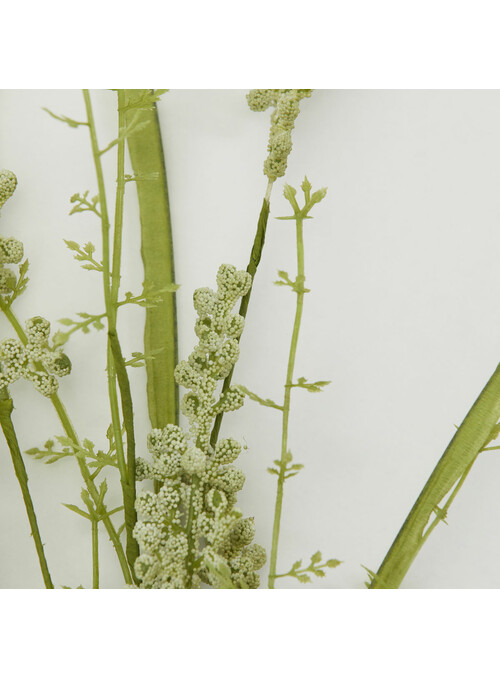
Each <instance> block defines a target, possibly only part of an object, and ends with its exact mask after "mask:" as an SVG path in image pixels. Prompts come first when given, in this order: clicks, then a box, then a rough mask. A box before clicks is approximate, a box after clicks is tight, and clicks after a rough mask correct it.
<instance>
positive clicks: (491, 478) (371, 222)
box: [0, 90, 500, 588]
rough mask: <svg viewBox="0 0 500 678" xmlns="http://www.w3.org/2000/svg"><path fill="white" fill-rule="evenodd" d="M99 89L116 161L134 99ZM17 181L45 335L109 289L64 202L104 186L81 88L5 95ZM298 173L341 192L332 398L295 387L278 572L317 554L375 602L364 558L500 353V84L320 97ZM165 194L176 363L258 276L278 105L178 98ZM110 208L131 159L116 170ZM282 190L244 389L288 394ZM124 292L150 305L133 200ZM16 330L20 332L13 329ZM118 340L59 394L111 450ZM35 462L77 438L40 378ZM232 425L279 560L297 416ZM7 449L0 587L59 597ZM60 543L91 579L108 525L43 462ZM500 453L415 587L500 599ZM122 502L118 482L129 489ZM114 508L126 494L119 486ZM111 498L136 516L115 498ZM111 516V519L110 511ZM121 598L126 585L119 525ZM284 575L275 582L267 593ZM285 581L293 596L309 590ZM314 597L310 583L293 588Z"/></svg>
mask: <svg viewBox="0 0 500 678" xmlns="http://www.w3.org/2000/svg"><path fill="white" fill-rule="evenodd" d="M114 96H115V95H114V94H113V93H112V92H109V91H97V92H95V93H94V96H93V100H94V104H95V110H96V116H97V124H98V128H99V136H100V141H101V145H102V146H104V145H106V144H107V143H108V141H109V140H111V139H112V138H113V137H114V136H115V122H116V121H115V101H114ZM0 99H1V105H0V149H1V155H0V165H1V166H2V167H5V168H8V169H12V170H13V171H14V172H16V174H17V176H18V179H19V187H18V190H17V192H16V194H15V196H14V197H13V198H12V199H11V200H10V201H9V202H8V203H7V204H6V206H5V207H4V209H3V211H2V218H1V222H0V227H1V233H2V235H6V236H14V237H16V238H19V239H20V240H22V241H23V242H24V244H25V251H26V255H27V256H28V258H29V260H30V263H31V267H30V278H31V281H30V285H29V288H28V291H27V292H26V293H25V295H24V296H23V297H22V298H21V299H20V300H19V301H18V302H16V311H17V313H18V315H19V316H20V317H21V318H23V319H26V318H28V317H30V316H32V315H38V314H40V315H43V316H45V317H47V318H49V319H50V320H51V322H53V323H54V329H55V327H56V325H57V323H56V321H57V319H58V318H61V317H64V316H69V317H75V313H76V312H78V311H88V312H101V310H102V307H103V302H102V289H101V280H100V278H99V276H98V274H95V273H91V272H87V271H82V270H81V269H79V267H78V264H77V263H76V262H74V261H73V260H72V258H71V254H70V253H69V251H68V250H66V248H65V246H64V244H63V242H62V239H63V238H67V239H71V240H76V241H78V242H82V243H83V242H86V241H87V240H92V241H93V242H94V243H95V244H96V245H97V246H99V241H100V229H99V224H98V222H97V219H95V218H92V216H88V215H75V216H72V217H68V212H69V210H70V208H71V205H70V203H69V197H70V196H71V195H72V194H73V193H75V192H77V191H79V192H83V191H84V190H87V189H89V190H90V192H91V194H93V193H95V192H97V191H96V183H95V177H94V174H93V167H92V161H91V156H90V145H89V140H88V135H87V131H86V129H85V128H79V129H77V130H74V129H70V128H69V127H67V126H65V125H63V124H62V123H58V122H57V121H55V120H53V119H52V118H50V117H49V116H48V115H47V114H46V113H44V112H43V111H42V110H41V107H42V106H47V107H48V108H50V109H52V110H54V111H55V112H57V113H63V114H65V115H69V116H71V117H75V118H77V119H84V115H85V114H84V107H83V100H82V96H81V93H80V92H79V91H77V90H65V91H43V90H42V91H37V90H34V91H29V90H28V91H22V90H18V91H8V90H3V91H1V92H0ZM301 108H302V112H301V114H300V117H299V119H298V121H297V124H296V129H295V131H294V149H293V151H292V155H291V157H290V161H289V170H288V173H287V181H288V182H289V183H290V184H292V185H294V186H296V187H298V186H299V184H300V183H301V181H302V179H303V177H304V174H307V176H308V178H309V179H310V181H311V182H312V184H313V188H319V187H321V186H328V188H329V191H328V195H327V198H326V199H325V200H324V201H323V202H322V203H321V204H320V205H319V206H317V207H316V208H315V210H314V213H313V215H314V217H315V218H314V220H311V221H309V222H308V223H307V224H306V232H305V244H306V277H307V283H306V286H307V287H309V288H311V290H312V292H311V294H309V295H307V296H306V298H305V312H304V318H303V330H302V334H301V337H300V344H299V351H298V359H297V369H296V376H306V377H307V378H309V379H310V380H317V379H331V380H332V383H331V385H330V386H329V387H327V389H326V390H325V392H324V393H323V394H308V393H306V392H302V391H299V390H296V391H294V393H293V403H292V407H293V410H292V418H291V431H290V447H291V449H292V452H293V454H294V458H295V460H296V461H297V462H301V463H304V464H305V469H304V470H303V471H302V472H301V473H300V474H299V475H298V476H296V477H295V478H293V479H291V480H290V481H288V482H287V484H286V488H285V503H284V512H283V520H282V531H281V542H280V556H279V570H280V571H283V570H284V569H288V568H289V566H290V565H291V563H292V562H293V561H294V560H297V559H299V558H302V559H303V560H304V561H305V562H308V559H309V556H310V555H311V554H312V553H313V552H314V551H316V550H317V549H321V550H322V552H323V554H324V555H325V556H327V557H334V558H338V559H340V560H342V561H343V564H342V565H341V566H340V567H339V568H337V569H336V570H333V571H329V572H328V576H327V578H325V579H322V580H315V581H314V583H313V584H312V586H317V587H324V588H362V587H363V582H364V581H365V580H366V574H365V572H364V570H363V569H362V567H361V565H365V566H367V567H369V568H370V569H373V570H376V569H377V567H378V565H379V564H380V562H381V560H382V558H383V556H384V555H385V553H386V551H387V549H388V548H389V546H390V544H391V542H392V540H393V538H394V537H395V535H396V533H397V531H398V530H399V527H400V526H401V524H402V522H403V520H404V518H405V517H406V515H407V513H408V511H409V510H410V508H411V506H412V504H413V502H414V501H415V499H416V497H417V495H418V493H419V492H420V490H421V488H422V486H423V484H424V483H425V481H426V479H427V477H428V476H429V474H430V473H431V471H432V469H433V468H434V466H435V464H436V462H437V460H438V459H439V457H440V455H441V454H442V452H443V450H444V449H445V447H446V445H447V443H448V442H449V440H450V438H451V437H452V435H453V432H454V424H459V423H460V422H461V420H462V419H463V417H464V415H465V414H466V412H467V411H468V409H469V407H470V406H471V405H472V403H473V401H474V399H475V398H476V396H477V395H478V393H479V392H480V390H481V389H482V387H483V386H484V384H485V383H486V381H487V379H488V378H489V376H490V375H491V373H492V372H493V370H494V369H495V367H496V365H497V363H498V360H499V356H500V351H499V349H500V322H499V320H498V317H499V316H498V312H497V307H498V298H499V291H500V271H499V267H498V251H499V249H500V228H499V226H500V201H499V197H498V196H499V191H498V185H499V182H500V162H499V160H498V158H499V157H500V128H499V125H498V120H499V119H500V93H499V92H498V91H331V90H318V91H316V92H315V93H314V94H313V97H312V98H311V99H309V100H305V101H303V103H302V105H301ZM159 110H160V118H161V125H162V132H163V137H164V145H165V154H166V162H167V173H168V181H169V189H170V200H171V210H172V221H173V230H174V244H175V256H176V269H177V281H178V282H179V283H180V285H181V288H180V290H179V292H178V308H179V337H180V357H186V356H187V354H188V353H189V352H190V350H191V348H192V345H193V343H194V341H195V337H194V332H193V329H192V326H193V322H194V317H195V316H194V311H193V309H192V304H191V297H192V293H193V290H194V289H195V288H196V287H199V286H206V285H208V286H213V285H214V279H215V273H216V270H217V268H218V266H219V264H220V263H223V262H226V263H233V264H234V265H236V266H238V267H240V268H245V267H246V264H247V260H248V256H249V251H250V247H251V244H252V241H253V236H254V232H255V226H256V222H257V217H258V213H259V210H260V206H261V202H262V198H263V194H264V191H265V186H266V179H265V177H264V176H263V174H262V163H263V160H264V158H265V154H266V144H267V135H268V128H269V115H268V113H253V112H251V111H250V110H249V109H248V107H247V105H246V101H245V91H243V90H219V91H214V90H173V91H171V92H169V93H168V94H166V95H164V97H163V101H162V103H161V104H160V109H159ZM106 162H107V164H106V169H107V172H108V173H107V179H108V199H109V202H110V205H111V206H112V205H113V192H114V191H113V179H114V156H113V154H112V153H110V154H108V156H107V157H106ZM282 186H283V182H282V181H279V182H277V185H276V186H275V189H274V192H273V197H272V204H271V218H270V222H269V227H268V236H267V242H266V247H265V249H264V255H263V258H262V262H261V265H260V267H259V271H258V273H257V278H256V281H255V285H254V291H253V295H252V300H251V304H250V309H249V313H248V316H247V327H246V329H245V333H244V335H243V338H242V342H241V349H242V351H241V359H240V362H239V364H238V367H237V371H236V373H235V381H236V382H240V383H243V384H245V385H246V386H247V387H248V388H250V389H251V390H254V391H256V392H258V393H259V394H260V395H262V396H263V397H270V398H273V399H275V400H279V399H280V398H281V397H282V384H283V381H284V376H285V371H286V361H287V354H288V345H289V339H290V333H291V326H292V322H293V313H294V305H295V296H294V295H293V294H292V293H290V292H289V291H288V290H287V289H284V288H279V287H275V286H273V284H272V283H273V281H274V280H275V279H276V270H277V269H285V270H287V271H288V272H289V273H290V275H291V276H293V275H294V274H295V250H294V247H295V239H294V229H293V222H292V223H291V224H290V222H286V221H285V222H282V221H277V220H275V219H274V218H273V217H276V216H283V215H285V214H288V212H289V207H288V204H287V203H286V201H285V200H284V199H283V197H282V195H281V193H282ZM126 208H127V220H126V234H125V256H124V269H123V273H124V282H123V288H122V289H123V291H127V290H129V289H130V290H132V291H134V292H135V291H139V290H140V286H141V281H142V268H141V260H140V256H139V246H140V237H139V229H138V208H137V204H136V197H135V195H134V187H133V184H129V185H128V193H127V205H126ZM142 322H143V316H142V311H141V309H138V308H131V309H127V310H126V311H124V312H123V314H122V316H121V325H120V327H119V330H120V332H121V336H122V342H123V344H124V350H125V353H126V354H128V355H130V353H131V352H132V351H135V350H141V348H142ZM2 323H3V324H2V326H1V328H2V329H1V333H2V336H12V331H11V330H10V328H9V327H8V325H7V324H6V323H5V322H4V321H2ZM104 341H105V336H104V333H97V332H93V333H92V335H87V336H83V335H74V337H73V339H72V340H71V342H70V344H69V345H68V349H67V350H68V354H69V355H70V357H71V359H72V361H73V365H74V369H73V372H72V375H71V376H70V377H67V378H65V379H63V380H62V381H61V388H60V393H61V396H62V398H63V400H64V402H65V403H66V404H67V407H68V410H69V411H70V414H71V416H72V418H73V419H74V422H75V425H76V427H77V429H78V432H79V434H80V435H81V436H82V437H84V436H86V437H88V438H90V439H92V440H94V441H95V442H96V444H98V445H101V446H102V445H103V444H104V440H105V439H104V432H105V430H106V428H107V426H108V424H109V420H110V417H109V413H108V404H107V394H106V380H105V373H104ZM131 376H132V377H133V389H134V398H135V411H136V431H137V434H136V437H137V441H138V451H139V454H140V453H141V447H142V449H144V447H145V446H144V442H145V436H146V434H147V431H148V427H149V425H148V420H147V413H146V406H145V375H144V373H143V371H142V370H134V371H132V372H131ZM12 395H13V397H14V401H15V404H16V411H15V419H14V421H15V424H16V427H17V430H18V435H19V438H20V444H21V447H22V448H23V449H26V448H29V447H32V446H35V445H40V444H42V443H43V442H44V441H45V440H46V439H47V438H49V437H51V436H53V435H54V434H59V433H61V431H60V429H59V424H58V421H57V418H56V416H55V413H54V412H53V410H52V406H51V404H50V402H49V401H48V400H45V399H43V397H42V396H40V395H39V394H38V393H36V392H35V391H34V390H33V389H32V388H31V386H30V385H29V384H26V383H17V384H16V385H14V386H13V387H12ZM224 432H225V434H227V435H232V436H234V437H237V438H238V439H240V440H242V441H244V442H245V443H246V445H247V446H248V450H247V451H246V452H245V453H244V454H243V455H242V456H241V457H240V461H239V463H240V465H241V467H242V468H243V469H244V471H245V473H246V477H247V481H246V485H245V488H244V490H243V491H242V492H241V493H240V500H239V505H240V506H241V508H242V509H243V510H244V512H245V514H246V515H253V516H254V517H255V522H256V526H257V539H256V540H257V541H258V542H259V543H261V544H263V545H264V546H266V548H267V549H269V546H270V536H271V529H272V514H273V509H274V496H275V480H274V477H273V476H270V475H269V474H268V473H266V470H265V469H266V467H267V466H268V465H270V464H271V463H272V460H273V459H274V458H276V457H277V456H278V454H279V445H280V417H279V412H277V411H275V410H268V409H265V408H262V407H260V406H258V405H257V404H255V403H252V402H248V403H247V404H246V406H245V407H244V408H243V409H242V410H240V411H239V412H237V413H234V414H230V415H227V417H226V418H225V423H224ZM0 447H1V449H2V450H3V453H2V455H1V456H0V487H1V491H0V531H1V533H2V538H3V541H4V543H8V544H9V548H8V550H7V551H5V550H4V553H3V557H2V558H1V559H0V585H1V586H2V587H4V588H37V587H40V586H41V583H42V582H41V576H40V574H39V568H38V563H37V560H36V555H35V550H34V546H33V544H32V541H31V537H30V535H29V527H28V523H27V519H26V515H25V512H24V506H23V504H22V499H21V495H20V491H19V488H18V485H17V482H16V480H15V477H14V474H13V470H12V467H11V462H10V457H9V455H8V451H7V448H6V446H5V444H3V443H2V444H1V446H0ZM26 465H27V468H28V474H29V477H30V487H31V490H32V495H33V499H34V502H35V507H36V510H37V515H38V518H39V524H40V530H41V534H42V538H43V540H44V542H45V543H46V555H47V559H48V561H49V566H50V568H51V573H52V575H53V578H54V580H55V582H56V584H57V585H59V586H60V585H66V586H72V587H74V586H78V585H80V584H82V585H83V586H85V587H88V586H89V585H90V580H91V557H90V555H91V554H90V529H89V528H90V524H88V523H86V522H85V521H84V520H83V519H81V518H79V517H78V516H76V515H75V514H73V513H71V512H69V511H68V510H67V509H65V508H64V507H62V506H61V502H72V503H78V495H79V492H80V487H81V480H80V477H79V474H78V471H77V468H76V464H75V463H74V462H73V461H72V460H64V461H61V462H58V463H57V464H55V465H51V466H44V465H42V464H41V462H38V461H34V460H31V459H26ZM499 474H500V458H499V457H498V456H497V455H496V454H495V453H490V454H489V455H488V456H486V455H485V456H484V458H481V459H479V460H478V462H477V464H476V466H475V467H474V469H473V471H472V473H471V474H470V476H469V478H468V479H467V482H466V484H465V486H464V487H463V489H462V490H461V492H460V494H459V495H458V497H457V499H456V501H455V503H454V505H453V507H452V509H451V511H450V514H449V520H448V522H449V525H448V526H445V525H440V526H439V527H438V528H437V529H436V530H435V532H434V534H433V535H432V537H431V538H430V539H429V541H428V542H427V544H426V546H425V548H424V549H423V551H422V553H421V554H420V555H419V557H418V559H417V560H416V562H415V564H414V565H413V567H412V569H411V570H410V572H409V574H408V576H407V577H406V579H405V581H404V584H403V587H409V588H497V587H498V584H499V575H498V565H497V563H498V558H499V556H500V535H499V534H498V513H499V510H500V498H499V496H500V495H499V493H498V490H497V487H498V480H497V478H498V477H499ZM115 487H117V479H116V482H115ZM110 496H111V497H113V493H112V492H111V491H110ZM114 500H115V502H116V504H117V503H119V502H120V498H119V493H118V491H115V493H114ZM116 504H113V501H112V500H110V505H112V506H114V505H116ZM101 544H102V559H101V560H102V586H103V587H106V588H118V587H120V586H121V580H120V573H119V569H118V567H117V565H116V562H115V558H114V553H113V551H112V549H111V547H110V546H109V545H108V543H107V537H106V535H105V533H102V536H101ZM263 581H264V582H265V579H264V578H263ZM280 586H287V587H293V586H295V582H294V580H288V579H287V580H282V581H281V582H280ZM297 586H301V585H298V584H297Z"/></svg>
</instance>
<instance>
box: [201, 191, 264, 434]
mask: <svg viewBox="0 0 500 678" xmlns="http://www.w3.org/2000/svg"><path fill="white" fill-rule="evenodd" d="M274 181H275V180H274V179H269V181H268V183H267V189H266V195H265V196H264V200H263V202H262V207H261V210H260V214H259V220H258V222H257V231H256V233H255V238H254V241H253V246H252V251H251V252H250V261H249V262H248V266H247V272H248V273H250V275H251V276H252V287H251V288H250V289H249V290H248V292H247V294H245V296H244V297H243V299H242V300H241V304H240V310H239V314H240V315H241V316H243V318H246V315H247V311H248V304H249V303H250V295H251V293H252V288H253V281H254V278H255V274H256V273H257V268H258V266H259V263H260V260H261V257H262V250H263V249H264V242H265V240H266V230H267V222H268V220H269V207H270V201H271V191H272V189H273V185H274ZM233 372H234V368H233V369H232V370H231V372H230V373H229V374H228V376H227V377H226V378H225V379H224V383H223V384H222V393H224V392H225V391H227V389H228V388H229V387H230V386H231V380H232V378H233ZM223 416H224V413H223V412H220V413H219V414H218V415H217V417H216V418H215V422H214V427H213V429H212V435H211V437H210V444H211V445H212V447H214V446H215V443H216V442H217V439H218V437H219V432H220V427H221V425H222V418H223Z"/></svg>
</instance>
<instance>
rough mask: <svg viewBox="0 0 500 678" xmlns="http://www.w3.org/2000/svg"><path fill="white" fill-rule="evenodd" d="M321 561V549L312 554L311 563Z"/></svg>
mask: <svg viewBox="0 0 500 678" xmlns="http://www.w3.org/2000/svg"><path fill="white" fill-rule="evenodd" d="M320 561H321V551H316V553H314V554H313V555H312V556H311V565H315V564H316V563H319V562H320Z"/></svg>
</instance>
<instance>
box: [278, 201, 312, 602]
mask: <svg viewBox="0 0 500 678" xmlns="http://www.w3.org/2000/svg"><path fill="white" fill-rule="evenodd" d="M295 220H296V237H297V280H296V283H297V288H296V290H295V292H296V294H297V305H296V309H295V320H294V323H293V331H292V339H291V342H290V352H289V356H288V367H287V372H286V383H285V395H284V400H283V415H282V429H281V458H280V470H279V475H278V486H277V491H276V504H275V508H274V522H273V536H272V545H271V558H270V566H269V588H270V589H272V588H274V581H275V579H276V563H277V559H278V543H279V535H280V524H281V513H282V508H283V491H284V485H285V474H286V466H287V454H288V422H289V418H290V400H291V391H292V387H293V371H294V368H295V357H296V354H297V346H298V342H299V332H300V324H301V321H302V311H303V308H304V293H305V290H304V282H305V270H304V236H303V225H304V220H303V218H302V216H301V215H300V214H296V215H295Z"/></svg>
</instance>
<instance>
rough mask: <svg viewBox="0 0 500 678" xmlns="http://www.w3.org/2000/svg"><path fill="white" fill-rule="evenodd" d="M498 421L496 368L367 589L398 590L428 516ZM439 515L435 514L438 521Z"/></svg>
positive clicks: (420, 543)
mask: <svg viewBox="0 0 500 678" xmlns="http://www.w3.org/2000/svg"><path fill="white" fill-rule="evenodd" d="M499 418H500V365H498V366H497V368H496V370H495V372H494V373H493V375H492V376H491V378H490V380H489V381H488V383H487V384H486V386H485V387H484V389H483V390H482V392H481V394H480V395H479V397H478V398H477V400H476V402H475V403H474V405H473V406H472V407H471V409H470V410H469V412H468V414H467V416H466V417H465V419H464V420H463V422H462V424H461V425H460V427H459V428H458V430H457V431H456V433H455V435H454V436H453V438H452V440H451V442H450V444H449V445H448V447H447V448H446V450H445V451H444V453H443V456H442V457H441V459H440V460H439V462H438V464H437V466H436V468H435V469H434V471H433V472H432V474H431V476H430V477H429V480H428V481H427V483H426V484H425V486H424V488H423V490H422V492H421V493H420V495H419V497H418V499H417V501H416V502H415V504H414V506H413V508H412V510H411V511H410V513H409V515H408V517H407V518H406V520H405V522H404V524H403V526H402V527H401V529H400V531H399V533H398V535H397V536H396V539H395V540H394V542H393V544H392V546H391V548H390V549H389V551H388V553H387V555H386V556H385V558H384V560H383V562H382V564H381V566H380V568H379V570H378V572H377V573H376V575H375V577H374V578H373V580H372V582H371V584H370V588H372V589H380V588H385V589H396V588H399V586H400V584H401V582H402V581H403V579H404V577H405V576H406V573H407V572H408V570H409V569H410V567H411V565H412V563H413V561H414V560H415V558H416V557H417V555H418V553H419V552H420V549H421V548H422V546H423V545H424V543H425V541H426V540H427V538H428V537H429V534H430V532H432V530H433V529H434V527H435V526H436V525H437V522H439V520H437V519H434V522H433V523H432V524H431V525H430V527H429V528H427V525H428V523H429V519H430V517H431V516H432V514H433V512H435V511H439V510H440V509H439V503H440V502H441V501H442V499H443V498H444V497H446V495H447V494H448V493H449V492H450V490H452V489H453V488H454V486H455V484H456V483H457V482H458V484H457V486H456V487H455V489H454V491H453V493H452V495H451V496H450V499H449V500H448V503H447V506H448V505H449V504H450V503H451V501H453V499H454V498H455V496H456V493H457V492H458V490H459V489H460V487H461V486H462V484H463V482H464V481H465V478H466V477H467V474H468V473H469V471H470V469H471V467H472V465H473V464H474V462H475V460H476V459H477V457H478V455H479V453H480V452H481V451H482V450H483V449H484V447H485V444H487V442H488V441H489V440H491V432H492V430H493V427H494V426H495V424H496V423H497V422H498V420H499ZM486 449H487V448H486ZM450 500H451V501H450ZM447 506H446V507H445V508H447ZM439 515H440V514H439V513H438V516H437V517H438V518H439ZM426 528H427V532H426V531H425V530H426Z"/></svg>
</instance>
